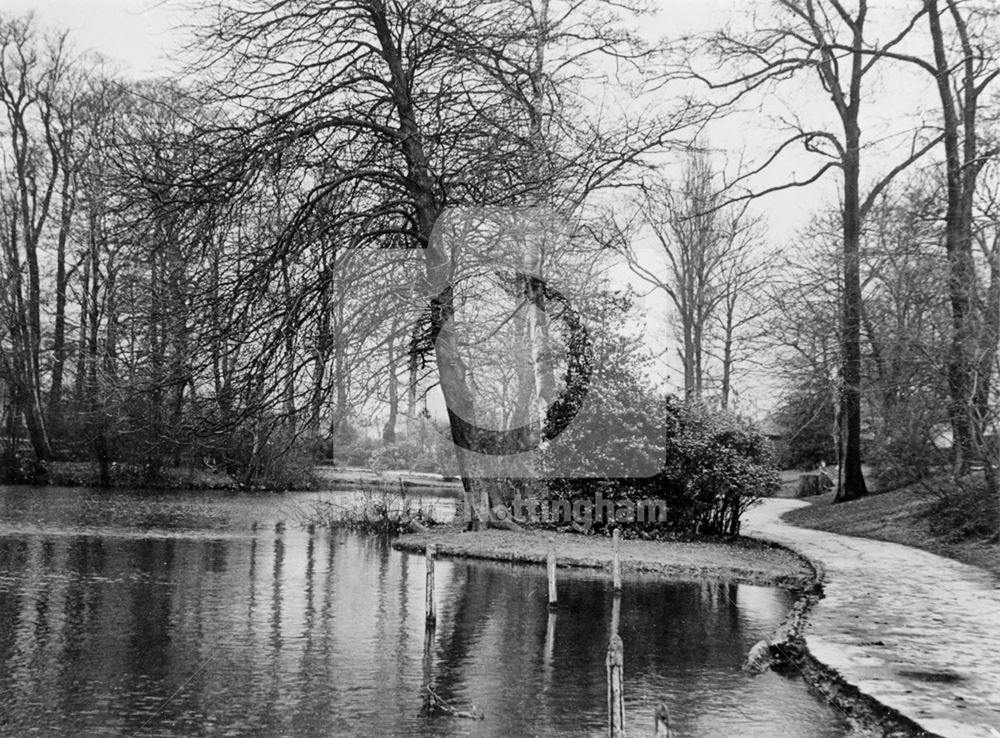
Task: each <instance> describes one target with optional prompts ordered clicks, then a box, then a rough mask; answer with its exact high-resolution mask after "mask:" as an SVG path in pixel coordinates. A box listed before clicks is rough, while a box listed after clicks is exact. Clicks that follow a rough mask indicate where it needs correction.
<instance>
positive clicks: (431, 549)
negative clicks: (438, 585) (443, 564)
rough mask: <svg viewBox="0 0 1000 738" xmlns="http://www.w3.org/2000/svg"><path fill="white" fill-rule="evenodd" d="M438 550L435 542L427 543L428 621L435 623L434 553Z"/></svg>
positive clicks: (426, 594)
mask: <svg viewBox="0 0 1000 738" xmlns="http://www.w3.org/2000/svg"><path fill="white" fill-rule="evenodd" d="M435 552H436V546H435V545H434V544H433V543H428V544H427V557H426V567H427V585H426V593H425V596H426V599H427V608H426V609H427V622H428V623H435V622H437V610H436V609H435V607H434V554H435Z"/></svg>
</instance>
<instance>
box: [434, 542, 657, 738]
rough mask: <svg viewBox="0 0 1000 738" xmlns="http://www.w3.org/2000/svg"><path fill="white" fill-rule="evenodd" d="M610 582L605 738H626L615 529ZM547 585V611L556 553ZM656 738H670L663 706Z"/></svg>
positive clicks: (552, 600)
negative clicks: (611, 594) (612, 594)
mask: <svg viewBox="0 0 1000 738" xmlns="http://www.w3.org/2000/svg"><path fill="white" fill-rule="evenodd" d="M611 549H612V553H611V582H612V585H611V586H612V590H613V592H614V598H613V600H612V606H611V635H610V638H609V641H608V654H607V657H606V659H605V665H606V666H607V672H608V736H609V738H625V690H624V687H623V681H624V673H623V672H624V668H625V648H624V644H623V643H622V639H621V636H620V635H618V625H619V622H620V618H621V601H622V597H621V593H622V564H621V531H620V530H619V529H618V528H615V529H614V530H613V531H612V532H611ZM436 554H437V547H436V546H435V545H434V544H433V543H429V544H427V551H426V559H427V560H426V564H427V566H426V569H427V583H426V618H427V625H428V627H433V626H434V624H435V623H436V622H437V609H436V607H435V604H434V557H435V555H436ZM546 569H547V571H548V581H549V611H550V612H551V611H554V610H555V609H556V608H557V607H558V594H557V591H556V553H555V551H554V550H551V549H550V550H549V554H548V558H547V560H546ZM654 726H655V727H654V734H653V735H654V736H655V738H671V737H672V735H673V733H672V732H671V730H670V713H669V711H668V710H667V706H666V705H665V704H664V703H662V702H661V703H660V704H659V706H657V708H656V712H655V713H654Z"/></svg>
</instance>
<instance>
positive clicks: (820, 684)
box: [392, 526, 939, 738]
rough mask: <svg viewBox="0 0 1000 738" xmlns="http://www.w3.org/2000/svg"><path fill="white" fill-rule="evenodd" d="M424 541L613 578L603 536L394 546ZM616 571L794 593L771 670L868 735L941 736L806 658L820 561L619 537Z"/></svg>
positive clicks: (734, 546)
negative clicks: (797, 682) (552, 558)
mask: <svg viewBox="0 0 1000 738" xmlns="http://www.w3.org/2000/svg"><path fill="white" fill-rule="evenodd" d="M429 543H433V544H434V545H435V546H436V547H437V553H438V555H440V556H444V557H456V558H466V559H481V560H490V561H504V562H509V563H516V564H526V565H544V563H545V561H546V557H547V555H548V552H549V551H550V550H551V549H552V548H555V550H556V556H557V565H558V566H560V567H580V568H589V569H599V570H608V572H609V576H610V566H611V558H612V550H611V539H610V538H609V537H607V536H596V535H594V536H583V535H581V534H578V533H569V532H556V531H542V530H534V529H526V530H523V531H503V530H492V529H490V530H486V531H478V532H465V531H464V530H462V529H461V528H460V527H458V526H438V527H435V528H430V529H428V530H427V531H421V532H418V533H406V534H403V535H401V536H399V537H398V538H396V539H395V540H394V541H393V543H392V546H393V548H395V549H397V550H399V551H406V552H410V553H423V552H424V551H425V550H426V547H427V544H429ZM621 567H622V574H623V576H625V577H627V576H628V574H629V573H633V574H638V573H643V574H648V573H652V574H656V575H659V576H661V577H663V578H664V580H670V581H691V580H704V579H712V580H723V581H729V582H735V583H738V584H750V585H756V586H770V587H778V588H781V589H785V590H789V591H791V592H794V593H795V594H796V595H797V597H796V600H795V603H794V604H793V605H792V607H791V608H790V610H789V612H788V613H787V615H786V617H785V619H784V621H783V622H782V623H781V625H780V626H779V627H778V628H777V629H776V630H775V631H774V632H773V633H771V634H770V635H769V637H768V638H767V639H766V640H765V643H766V645H767V646H768V648H769V650H770V651H771V653H772V655H773V656H774V658H773V662H774V663H773V668H774V670H775V671H776V672H777V673H780V674H786V675H787V674H795V675H798V676H799V677H801V678H802V679H803V681H804V682H805V683H806V684H807V685H808V686H809V688H810V689H811V690H813V691H814V692H815V693H816V694H817V695H818V696H819V697H820V698H822V699H823V700H824V701H825V702H827V703H828V704H830V705H832V706H833V707H834V708H836V709H837V710H839V711H840V712H841V713H843V714H844V716H845V717H846V718H847V719H848V722H849V723H850V724H851V725H852V728H853V729H854V730H855V731H860V732H861V733H862V734H863V735H865V736H871V737H872V738H939V737H938V736H936V735H935V734H934V733H930V732H928V731H926V730H925V729H923V728H921V727H920V726H919V725H918V724H917V723H915V722H914V721H913V720H911V719H910V718H908V717H907V716H906V715H904V714H902V713H900V712H899V711H897V710H895V709H893V708H891V707H888V706H886V705H884V704H882V703H881V702H879V701H878V700H877V699H875V698H874V697H872V696H870V695H868V694H865V693H864V692H862V691H861V690H860V689H859V688H858V687H857V686H856V685H854V684H851V683H849V682H847V681H846V680H845V679H843V677H841V676H840V674H839V673H837V672H836V670H834V669H832V668H830V667H828V666H827V665H825V664H823V663H822V662H821V661H819V659H817V658H816V657H815V656H814V655H813V654H812V653H811V651H810V650H809V647H808V644H807V642H806V638H805V635H804V633H805V629H806V626H807V625H808V623H809V617H810V614H811V611H812V610H813V608H814V607H815V605H816V604H817V603H818V602H819V601H820V600H821V599H823V597H824V594H823V583H824V579H825V574H826V572H825V569H824V567H823V565H822V563H820V562H818V561H815V560H813V559H811V558H810V557H807V556H805V555H804V554H802V553H800V552H798V551H797V550H795V548H794V547H791V546H787V545H785V544H783V543H780V542H777V541H773V540H769V539H768V538H766V537H763V536H742V537H740V538H738V539H736V540H735V541H730V542H724V541H721V540H720V541H692V542H686V541H646V540H636V539H623V540H622V542H621Z"/></svg>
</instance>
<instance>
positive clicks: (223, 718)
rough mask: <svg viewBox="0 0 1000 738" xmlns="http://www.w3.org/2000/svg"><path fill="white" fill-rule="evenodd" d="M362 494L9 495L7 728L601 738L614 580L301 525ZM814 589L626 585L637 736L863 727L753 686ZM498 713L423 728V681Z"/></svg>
mask: <svg viewBox="0 0 1000 738" xmlns="http://www.w3.org/2000/svg"><path fill="white" fill-rule="evenodd" d="M344 494H345V493H343V492H327V493H307V494H286V495H277V494H274V495H269V494H261V495H230V494H226V493H220V492H143V491H131V492H129V491H120V490H113V491H99V490H88V489H63V488H31V487H0V734H2V735H11V736H25V735H53V736H60V735H66V736H80V735H86V736H103V735H107V736H131V735H136V736H201V735H205V736H209V735H211V736H244V735H262V736H338V735H365V736H497V737H499V736H570V735H572V736H594V737H595V738H596V737H597V736H602V735H605V734H606V727H605V725H606V681H605V666H604V658H605V653H606V649H607V642H608V624H609V621H610V617H611V609H612V593H611V587H610V582H609V581H608V578H607V576H606V575H604V574H603V573H600V572H585V571H578V572H572V573H565V574H564V573H563V570H560V577H561V579H560V582H559V600H560V608H559V610H558V612H557V613H556V614H554V615H552V616H550V615H549V613H548V611H547V608H546V580H545V570H544V568H543V567H522V566H513V565H504V564H497V563H487V562H470V561H459V560H447V559H442V560H440V561H439V562H438V564H437V567H436V576H437V588H436V590H437V591H436V594H437V601H438V622H437V627H436V628H435V629H434V631H433V632H430V633H428V632H427V631H426V629H425V625H424V562H423V558H422V557H420V556H414V555H410V554H404V553H400V552H397V551H395V550H393V549H392V548H391V546H390V544H389V542H387V541H385V540H381V539H376V538H370V537H365V536H360V535H357V534H354V533H350V532H346V531H333V532H330V531H326V530H317V531H314V532H310V531H309V530H307V529H305V528H303V527H302V526H301V525H299V524H297V523H295V522H294V518H295V516H294V511H295V509H297V507H298V506H299V505H301V504H303V503H307V502H308V501H309V500H316V499H328V498H330V497H336V496H338V495H341V496H342V495H344ZM792 602H793V598H792V595H791V594H789V593H788V592H785V591H782V590H779V589H772V588H766V587H752V586H746V585H735V584H728V583H719V582H677V583H668V582H663V581H662V580H659V579H653V578H644V577H632V578H626V580H625V583H624V594H623V598H622V606H621V627H620V632H621V636H622V639H623V641H624V644H625V693H626V714H627V725H628V728H629V735H630V736H643V735H650V734H651V730H652V714H653V710H654V708H655V706H656V704H657V703H658V702H659V701H660V700H661V699H663V700H665V701H666V702H667V703H668V705H669V707H670V709H671V712H672V714H673V716H674V730H675V734H676V735H677V736H678V738H683V737H704V738H717V737H718V736H732V735H738V736H740V738H751V737H753V736H760V737H761V738H765V737H766V738H773V737H774V736H778V735H781V736H789V737H791V738H833V737H835V736H846V735H848V734H849V730H848V728H847V725H846V722H845V721H844V720H843V719H842V718H841V717H840V716H839V715H838V714H837V712H836V711H835V710H833V709H832V708H830V707H829V706H827V705H826V704H825V703H824V702H822V701H821V700H820V699H818V698H817V697H815V696H814V695H813V694H811V693H810V692H809V691H808V689H807V688H806V686H805V685H804V684H803V683H802V682H801V680H799V679H796V678H785V677H780V676H777V675H775V674H773V673H767V674H764V675H762V676H759V677H756V678H750V677H747V676H745V675H744V674H743V673H742V672H741V671H740V666H741V664H742V662H743V659H744V657H745V654H746V652H747V651H748V650H749V649H750V647H751V646H752V645H753V644H754V643H755V642H756V641H758V640H759V639H760V638H762V637H764V636H765V635H767V634H768V633H769V632H770V631H771V630H772V629H773V628H775V627H776V626H777V625H778V624H779V623H780V622H781V620H782V618H783V617H784V615H785V613H786V612H787V611H788V609H789V608H790V607H791V605H792ZM426 684H431V685H433V688H434V689H435V691H436V692H437V693H438V694H439V695H440V696H441V697H443V698H444V699H446V700H448V701H449V702H450V703H451V704H453V705H454V706H455V707H456V708H458V709H461V710H471V709H472V708H473V707H475V708H476V709H478V710H481V711H482V713H483V714H484V716H485V718H484V719H483V720H468V719H459V718H452V717H434V718H428V717H421V716H420V715H419V714H418V713H419V710H420V706H421V697H422V693H423V689H424V685H426Z"/></svg>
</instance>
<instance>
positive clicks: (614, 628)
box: [611, 592, 622, 635]
mask: <svg viewBox="0 0 1000 738" xmlns="http://www.w3.org/2000/svg"><path fill="white" fill-rule="evenodd" d="M621 619H622V593H621V592H615V593H614V595H613V596H612V599H611V635H618V625H619V623H621Z"/></svg>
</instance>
